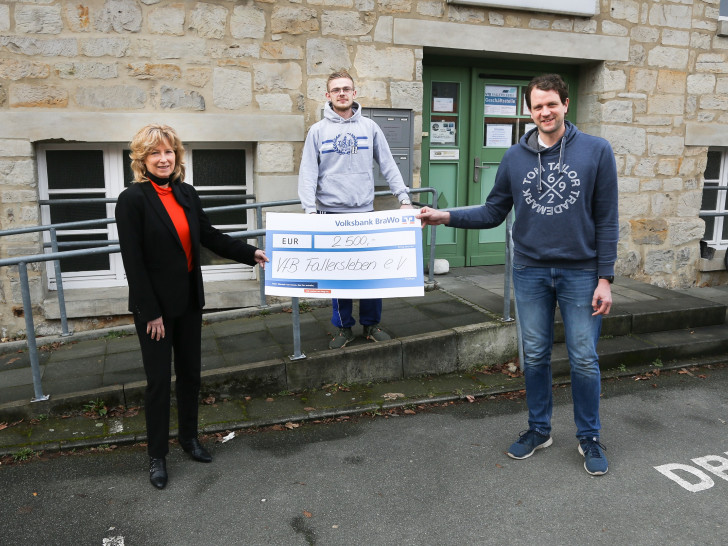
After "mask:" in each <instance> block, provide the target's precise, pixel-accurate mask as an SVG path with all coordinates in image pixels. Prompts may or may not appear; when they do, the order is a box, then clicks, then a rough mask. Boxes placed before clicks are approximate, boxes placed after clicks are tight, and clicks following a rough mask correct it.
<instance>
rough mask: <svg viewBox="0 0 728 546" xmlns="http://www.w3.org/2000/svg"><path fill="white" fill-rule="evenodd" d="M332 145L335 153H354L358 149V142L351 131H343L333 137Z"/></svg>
mask: <svg viewBox="0 0 728 546" xmlns="http://www.w3.org/2000/svg"><path fill="white" fill-rule="evenodd" d="M332 147H333V148H334V151H335V152H336V153H337V154H341V155H349V154H355V153H356V152H357V150H358V149H359V142H358V140H357V138H356V137H355V136H354V135H352V134H351V133H343V134H338V135H336V136H335V137H334V141H333V143H332Z"/></svg>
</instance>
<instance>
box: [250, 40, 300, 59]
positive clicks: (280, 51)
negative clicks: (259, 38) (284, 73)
mask: <svg viewBox="0 0 728 546" xmlns="http://www.w3.org/2000/svg"><path fill="white" fill-rule="evenodd" d="M260 56H261V58H263V59H281V60H284V59H291V60H293V59H303V48H302V47H300V46H297V45H293V44H286V43H283V42H265V43H263V44H262V45H261V48H260Z"/></svg>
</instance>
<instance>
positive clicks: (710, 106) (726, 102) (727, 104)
mask: <svg viewBox="0 0 728 546" xmlns="http://www.w3.org/2000/svg"><path fill="white" fill-rule="evenodd" d="M700 107H701V108H704V109H706V110H728V97H726V96H725V95H703V96H702V97H700Z"/></svg>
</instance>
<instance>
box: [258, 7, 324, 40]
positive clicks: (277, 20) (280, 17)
mask: <svg viewBox="0 0 728 546" xmlns="http://www.w3.org/2000/svg"><path fill="white" fill-rule="evenodd" d="M270 26H271V32H273V33H274V34H307V33H310V32H318V30H319V22H318V13H317V12H316V10H313V9H311V8H297V7H287V6H286V7H279V6H276V7H275V8H273V13H272V14H271V18H270Z"/></svg>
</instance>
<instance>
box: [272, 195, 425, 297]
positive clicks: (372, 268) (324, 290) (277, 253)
mask: <svg viewBox="0 0 728 546" xmlns="http://www.w3.org/2000/svg"><path fill="white" fill-rule="evenodd" d="M415 214H416V211H414V210H412V209H407V210H388V211H380V212H367V213H360V214H286V213H276V212H269V213H268V214H267V215H266V241H265V252H266V254H268V256H269V257H270V262H271V263H270V264H269V265H268V266H267V267H266V268H265V293H266V294H268V295H271V296H291V297H308V298H346V299H362V298H395V297H397V298H399V297H403V296H423V295H424V276H423V271H422V232H421V229H420V221H419V220H417V219H416V218H415Z"/></svg>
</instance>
